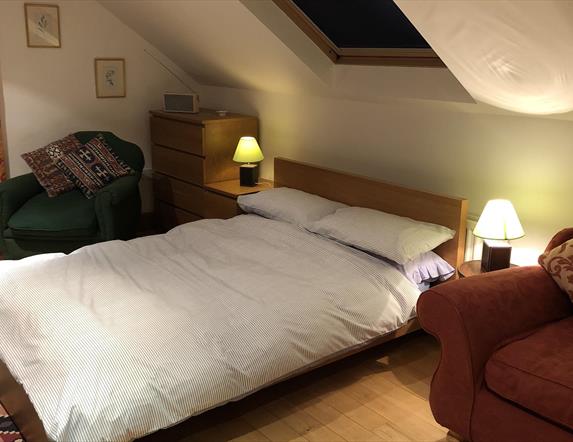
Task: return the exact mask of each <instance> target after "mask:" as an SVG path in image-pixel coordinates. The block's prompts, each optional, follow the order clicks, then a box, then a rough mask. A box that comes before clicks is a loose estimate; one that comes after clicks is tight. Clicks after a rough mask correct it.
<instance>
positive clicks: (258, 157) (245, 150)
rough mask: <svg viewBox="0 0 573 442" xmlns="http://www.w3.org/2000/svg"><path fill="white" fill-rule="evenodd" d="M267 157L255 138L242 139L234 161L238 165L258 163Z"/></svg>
mask: <svg viewBox="0 0 573 442" xmlns="http://www.w3.org/2000/svg"><path fill="white" fill-rule="evenodd" d="M264 158H265V157H264V156H263V152H261V148H260V147H259V143H257V140H256V139H255V137H241V139H240V140H239V143H238V144H237V150H235V156H234V157H233V161H235V162H237V163H258V162H259V161H263V159H264Z"/></svg>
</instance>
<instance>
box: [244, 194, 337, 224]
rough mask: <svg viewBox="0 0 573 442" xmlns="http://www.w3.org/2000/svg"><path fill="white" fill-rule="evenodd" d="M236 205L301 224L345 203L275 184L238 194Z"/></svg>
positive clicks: (253, 211) (322, 215) (329, 212)
mask: <svg viewBox="0 0 573 442" xmlns="http://www.w3.org/2000/svg"><path fill="white" fill-rule="evenodd" d="M238 203H239V207H240V208H241V209H243V210H244V211H245V212H247V213H256V214H257V215H261V216H264V217H265V218H271V219H276V220H279V221H287V222H289V223H292V224H296V225H299V226H302V227H306V226H308V225H310V224H312V223H313V222H314V221H318V220H319V219H321V218H323V217H325V216H326V215H330V214H332V213H334V212H336V210H337V209H340V208H343V207H347V206H346V204H342V203H337V202H336V201H331V200H328V199H326V198H322V197H320V196H318V195H313V194H310V193H306V192H303V191H301V190H296V189H291V188H289V187H278V188H276V189H269V190H265V191H262V192H259V193H253V194H251V195H241V196H239V198H238Z"/></svg>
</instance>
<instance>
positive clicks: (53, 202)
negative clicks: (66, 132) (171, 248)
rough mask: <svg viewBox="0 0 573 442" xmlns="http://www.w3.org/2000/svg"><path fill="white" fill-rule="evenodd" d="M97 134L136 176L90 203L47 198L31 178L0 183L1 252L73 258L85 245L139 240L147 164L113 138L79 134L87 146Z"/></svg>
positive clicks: (75, 194) (73, 196)
mask: <svg viewBox="0 0 573 442" xmlns="http://www.w3.org/2000/svg"><path fill="white" fill-rule="evenodd" d="M98 133H101V134H103V135H104V137H105V139H106V141H107V142H108V144H109V146H110V147H111V148H112V150H113V151H114V152H115V153H116V155H117V156H118V157H119V158H121V159H122V160H123V161H125V162H126V163H127V164H129V166H130V167H131V168H132V169H133V170H134V171H135V173H134V174H133V175H129V176H125V177H121V178H119V179H117V180H115V181H114V182H112V183H111V184H109V185H108V186H106V187H104V188H103V189H101V190H100V191H99V192H97V194H96V196H95V198H93V199H87V198H85V197H84V196H83V195H82V193H81V192H80V191H78V190H74V191H72V192H68V193H65V194H63V195H59V196H57V197H54V198H49V197H48V195H47V193H46V192H45V191H44V189H43V188H42V187H41V186H40V185H39V183H38V182H37V180H36V178H35V177H34V175H33V174H27V175H22V176H18V177H15V178H11V179H9V180H7V181H5V182H3V183H0V249H1V250H2V253H3V255H4V257H6V258H8V259H19V258H23V257H26V256H30V255H36V254H39V253H51V252H63V253H69V252H71V251H73V250H75V249H77V248H79V247H82V246H84V245H88V244H93V243H95V242H98V241H107V240H112V239H130V238H133V237H134V236H135V231H136V227H137V223H138V222H139V217H140V215H141V198H140V195H139V180H140V178H141V171H142V170H143V165H144V159H143V154H142V152H141V150H140V149H139V147H138V146H137V145H135V144H133V143H128V142H126V141H124V140H122V139H121V138H118V137H117V136H115V135H114V134H113V133H111V132H101V131H91V132H77V133H76V134H75V135H76V137H77V138H78V139H79V140H80V142H82V143H86V142H87V141H89V140H90V139H92V138H93V137H94V136H96V135H97V134H98Z"/></svg>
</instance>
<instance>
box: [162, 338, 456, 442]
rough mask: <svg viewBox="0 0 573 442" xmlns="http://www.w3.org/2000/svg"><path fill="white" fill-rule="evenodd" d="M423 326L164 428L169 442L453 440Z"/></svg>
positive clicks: (433, 351) (432, 346)
mask: <svg viewBox="0 0 573 442" xmlns="http://www.w3.org/2000/svg"><path fill="white" fill-rule="evenodd" d="M439 353H440V352H439V347H438V345H437V343H436V342H435V341H434V339H433V338H432V337H430V336H428V335H426V334H423V333H422V332H418V333H415V334H413V335H410V336H405V337H403V338H400V339H398V340H397V341H393V342H390V343H387V344H384V345H381V346H379V347H377V348H373V349H370V350H367V351H366V352H363V353H360V354H358V355H355V356H352V357H350V358H347V359H345V360H342V361H339V362H337V363H334V364H331V365H329V366H326V367H323V368H321V369H318V370H315V371H314V372H311V373H309V374H307V375H304V376H302V377H298V378H295V379H292V380H290V381H287V382H284V383H282V384H279V385H277V386H274V387H271V388H269V389H266V390H263V391H261V392H258V393H256V394H254V395H252V396H250V397H248V398H246V399H244V400H242V401H239V402H237V403H233V404H229V405H226V406H225V407H221V408H218V409H215V410H212V411H211V412H208V413H206V414H203V415H201V416H198V417H195V418H192V419H190V420H189V421H187V423H186V424H185V425H184V426H178V427H175V428H174V429H171V430H168V431H167V432H164V433H165V434H164V435H165V436H167V438H166V439H165V440H170V441H189V442H190V441H206V442H207V441H208V442H217V441H231V440H232V441H265V442H266V441H281V442H283V441H325V442H334V441H420V442H421V441H424V442H437V441H446V430H445V429H444V428H443V427H441V426H440V425H439V424H437V423H436V422H435V421H434V419H433V417H432V413H431V411H430V407H429V405H428V402H427V398H428V394H429V385H430V380H431V377H432V374H433V372H434V369H435V367H436V365H437V363H438V359H439Z"/></svg>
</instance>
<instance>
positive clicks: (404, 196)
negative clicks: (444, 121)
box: [0, 158, 467, 442]
mask: <svg viewBox="0 0 573 442" xmlns="http://www.w3.org/2000/svg"><path fill="white" fill-rule="evenodd" d="M274 169H275V170H274V172H275V187H281V186H282V187H291V188H294V189H299V190H303V191H306V192H309V193H313V194H316V195H320V196H323V197H325V198H328V199H331V200H335V201H340V202H343V203H345V204H348V205H352V206H360V207H368V208H371V209H377V210H382V211H384V212H389V213H394V214H397V215H401V216H407V217H410V218H413V219H416V220H419V221H425V222H431V223H435V224H440V225H442V226H446V227H449V228H451V229H453V230H455V231H456V235H455V237H454V238H453V239H451V240H450V241H448V242H446V243H444V244H443V245H441V246H440V247H438V248H437V249H436V253H438V254H439V255H440V256H442V257H443V258H444V259H445V260H446V261H448V262H449V263H450V264H451V265H452V266H454V267H456V268H457V267H458V266H459V265H460V264H461V263H462V261H463V256H464V245H465V237H466V236H465V233H466V215H467V200H465V199H463V198H455V197H447V196H442V195H436V194H433V193H429V192H423V191H419V190H414V189H408V188H405V187H401V186H397V185H394V184H390V183H386V182H384V181H380V180H375V179H371V178H366V177H362V176H358V175H353V174H348V173H345V172H340V171H336V170H331V169H326V168H323V167H318V166H313V165H310V164H305V163H301V162H298V161H292V160H287V159H284V158H275V162H274ZM419 328H420V326H419V324H418V321H417V319H412V320H410V321H408V322H407V323H406V324H404V325H403V326H402V327H400V328H398V329H397V330H395V331H393V332H391V333H388V334H385V335H383V336H379V337H377V338H375V339H372V340H370V341H368V342H366V343H364V344H362V345H360V346H357V347H354V348H351V349H348V350H344V351H341V352H338V353H335V354H333V355H330V356H328V357H326V358H324V359H322V360H320V361H317V362H316V363H315V364H313V365H311V366H307V367H304V368H303V369H301V370H298V371H296V372H294V373H290V374H289V375H287V376H284V377H283V378H280V379H277V380H275V381H274V382H273V383H272V384H270V385H273V384H277V383H279V382H282V381H285V380H287V379H290V378H292V377H295V376H299V375H301V374H303V373H307V372H309V371H311V370H314V369H316V368H318V367H321V366H324V365H326V364H330V363H332V362H335V361H337V360H340V359H343V358H346V357H348V356H350V355H352V354H355V353H357V352H360V351H363V350H365V349H367V348H371V347H373V346H376V345H380V344H382V343H384V342H388V341H391V340H393V339H397V338H399V337H401V336H404V335H406V334H408V333H411V332H414V331H416V330H419ZM270 385H268V386H270ZM268 386H266V387H268ZM0 387H1V388H0V401H1V402H3V404H4V406H5V408H6V409H7V410H8V411H9V412H10V414H11V415H12V417H13V418H14V421H15V423H16V425H18V427H19V428H20V430H21V431H22V433H23V434H24V437H26V440H27V442H46V441H47V438H46V436H45V433H44V431H43V427H42V423H41V421H40V419H39V418H38V416H37V414H36V412H35V410H34V407H33V406H32V404H31V403H30V401H29V399H28V398H27V396H26V393H25V392H24V390H23V388H22V386H21V385H19V384H18V383H17V382H16V381H14V379H13V378H12V376H11V374H10V372H9V371H8V369H7V368H6V366H5V365H4V364H3V363H2V361H0ZM193 429H194V426H193V418H190V419H188V420H186V421H184V422H182V423H180V424H178V425H175V426H174V427H171V428H167V429H165V430H160V431H158V432H156V433H153V434H150V435H148V436H145V437H143V438H140V439H138V440H139V441H141V442H143V441H145V442H159V441H161V442H163V441H171V442H174V441H179V440H183V439H185V435H186V434H188V433H189V432H192V431H193Z"/></svg>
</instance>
